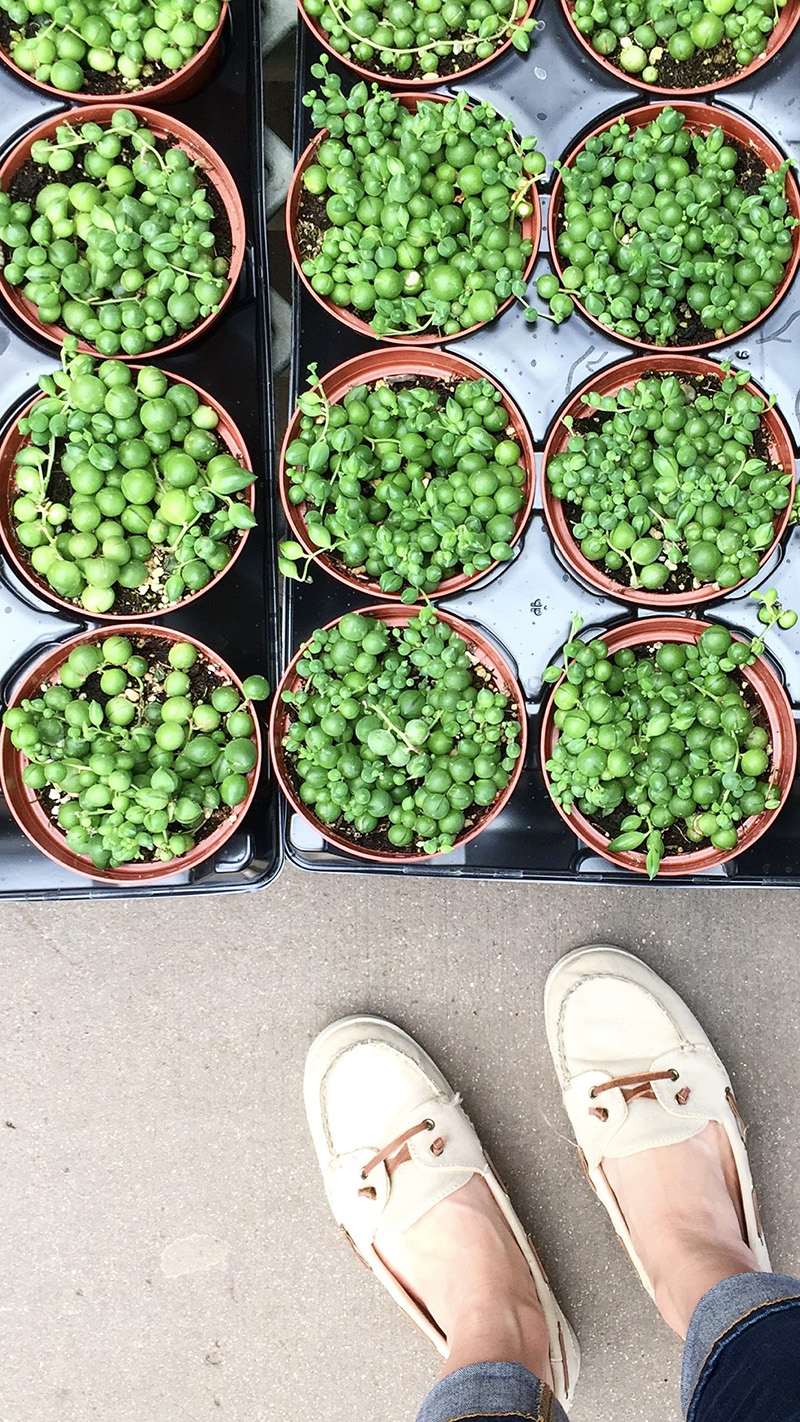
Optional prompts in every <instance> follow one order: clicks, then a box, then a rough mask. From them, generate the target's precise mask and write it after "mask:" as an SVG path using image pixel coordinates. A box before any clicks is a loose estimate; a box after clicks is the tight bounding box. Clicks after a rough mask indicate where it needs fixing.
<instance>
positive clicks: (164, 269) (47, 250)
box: [0, 109, 229, 356]
mask: <svg viewBox="0 0 800 1422" xmlns="http://www.w3.org/2000/svg"><path fill="white" fill-rule="evenodd" d="M160 146H161V145H160V140H158V139H157V138H156V136H155V134H153V133H152V132H151V130H150V129H149V128H148V127H147V125H146V124H145V123H142V122H140V121H139V119H138V118H137V117H136V115H135V114H133V113H132V112H131V111H130V109H114V111H113V112H112V114H111V116H110V119H109V121H108V123H104V124H99V123H94V122H86V123H81V122H80V121H79V120H77V119H75V120H74V121H73V120H71V119H65V120H64V122H63V123H61V124H59V125H58V127H57V128H56V130H55V133H54V136H53V138H52V140H51V139H44V138H40V139H37V140H36V142H35V143H34V144H33V146H32V149H31V159H32V161H33V163H34V164H35V165H36V168H37V169H38V170H39V175H40V177H41V186H40V187H39V190H38V192H37V194H36V198H35V201H34V202H28V201H27V200H24V199H22V198H17V197H16V196H15V182H14V179H12V180H11V184H10V187H9V188H7V189H6V190H5V191H1V192H0V250H2V257H3V276H4V277H5V280H6V281H7V282H8V283H9V285H10V286H13V287H18V288H19V289H20V291H21V292H22V294H23V296H25V297H27V299H28V300H29V301H30V302H32V303H33V305H34V306H35V308H36V314H37V317H38V319H39V321H41V323H42V325H43V326H53V325H62V326H65V327H66V328H67V330H68V331H71V332H73V333H74V334H75V335H77V336H81V337H82V338H83V340H84V341H86V342H87V343H88V344H89V345H91V346H93V347H94V348H95V349H96V350H97V351H99V353H100V354H101V355H104V356H114V355H118V354H120V353H122V354H124V355H128V356H137V355H141V354H142V353H143V352H144V351H149V350H152V349H153V347H154V346H158V345H161V344H163V343H164V342H165V341H168V340H171V339H172V338H173V337H175V336H176V335H180V333H181V332H182V331H188V330H191V329H192V327H194V326H195V325H196V324H197V322H198V321H200V320H203V319H204V318H205V317H207V316H210V315H211V314H212V313H213V312H215V311H217V310H218V309H219V304H220V302H221V301H222V299H223V297H224V295H225V293H226V291H227V289H228V280H227V276H228V269H229V262H228V258H227V257H224V256H221V255H220V254H219V253H218V251H217V237H216V235H215V232H214V207H213V205H212V203H211V202H209V200H208V189H207V186H206V183H205V180H204V175H203V173H202V170H201V169H200V168H199V167H198V165H197V164H196V163H193V162H192V161H191V159H190V157H189V155H188V153H186V152H185V151H184V149H183V148H181V147H180V146H179V145H178V144H174V145H172V146H170V147H168V148H167V149H166V151H165V152H164V153H162V152H161V151H160ZM70 174H73V175H74V176H73V179H70V177H69V175H70Z"/></svg>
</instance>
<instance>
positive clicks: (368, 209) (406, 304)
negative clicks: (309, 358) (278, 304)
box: [301, 59, 545, 336]
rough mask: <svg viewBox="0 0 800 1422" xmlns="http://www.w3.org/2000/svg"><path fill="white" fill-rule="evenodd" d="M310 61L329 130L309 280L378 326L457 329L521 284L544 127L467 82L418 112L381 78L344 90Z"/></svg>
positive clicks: (309, 100) (517, 292)
mask: <svg viewBox="0 0 800 1422" xmlns="http://www.w3.org/2000/svg"><path fill="white" fill-rule="evenodd" d="M312 72H313V73H314V75H315V76H316V77H317V78H319V79H320V81H321V83H320V88H319V90H318V91H312V92H311V93H309V94H306V95H305V97H304V100H303V102H304V103H305V104H306V105H307V107H308V108H310V110H311V119H312V122H313V125H314V127H315V128H316V129H323V128H326V129H327V130H328V136H327V137H325V138H323V139H322V140H321V141H320V142H319V143H318V146H317V149H316V153H315V155H314V156H315V162H314V163H313V164H311V165H310V166H309V167H308V168H307V169H306V170H305V173H304V175H303V187H304V191H305V193H306V194H308V195H309V196H310V197H313V198H316V199H318V200H319V202H321V203H323V204H324V215H322V217H321V218H320V223H321V231H320V232H319V234H318V240H317V244H316V250H314V251H313V252H310V253H307V254H306V255H305V257H304V259H303V260H302V270H303V272H304V274H305V275H306V276H307V277H308V279H309V281H310V283H311V286H312V287H313V289H314V291H316V292H317V293H318V295H319V296H321V297H324V298H327V299H330V300H331V301H332V302H333V304H334V305H336V306H340V307H344V308H346V309H348V310H351V311H354V312H356V313H357V314H358V315H359V316H361V317H362V319H363V320H365V321H367V322H369V324H370V325H371V327H372V329H373V330H374V332H375V334H376V335H378V336H391V335H397V334H409V333H415V332H423V331H433V332H436V333H440V334H441V335H443V336H453V335H457V334H458V332H459V331H462V330H464V329H465V328H467V327H469V326H473V325H476V324H478V323H483V322H486V321H491V320H492V319H493V318H494V316H495V315H496V314H497V310H498V307H499V305H500V303H501V302H503V301H506V300H507V299H508V298H509V297H511V296H512V295H514V296H518V297H520V298H523V297H524V295H525V290H526V283H525V281H524V279H523V273H524V270H525V266H526V264H527V261H528V258H529V257H530V254H531V243H530V241H529V240H528V239H527V238H524V237H523V235H522V219H523V218H525V217H528V216H529V215H530V213H531V211H532V204H533V203H534V202H535V201H536V189H535V182H536V177H537V176H538V175H539V174H540V173H542V172H543V170H544V167H545V160H544V158H543V157H542V155H541V154H540V153H538V152H537V151H536V139H535V138H532V137H529V138H522V139H520V138H518V137H517V136H516V135H515V133H514V130H513V126H512V123H511V120H510V119H505V118H502V117H501V116H500V115H499V114H498V113H496V111H495V110H494V109H493V108H492V106H491V105H490V104H487V103H483V102H481V103H476V104H473V105H472V107H468V105H469V99H468V97H467V95H466V94H465V93H464V92H463V91H461V92H460V93H459V94H458V95H457V97H456V98H455V99H453V100H452V101H450V102H448V103H441V104H440V103H435V102H433V101H432V100H424V101H421V102H420V103H419V105H418V107H417V109H416V112H414V113H411V112H410V111H409V110H408V109H407V108H405V107H404V105H403V104H402V103H401V102H400V100H399V99H398V98H395V97H391V96H390V95H387V93H386V91H385V90H384V89H381V88H380V87H379V86H378V85H377V84H375V85H373V86H372V93H371V95H370V93H369V91H368V89H367V86H366V84H363V83H360V84H356V85H355V86H354V87H353V88H352V89H351V91H350V93H349V95H345V94H343V93H342V89H341V81H340V80H339V78H338V76H337V75H334V74H329V73H328V69H327V64H326V61H325V60H324V59H323V60H321V61H320V63H319V64H315V65H314V66H313V68H312ZM301 217H302V207H301ZM304 225H307V224H305V223H304Z"/></svg>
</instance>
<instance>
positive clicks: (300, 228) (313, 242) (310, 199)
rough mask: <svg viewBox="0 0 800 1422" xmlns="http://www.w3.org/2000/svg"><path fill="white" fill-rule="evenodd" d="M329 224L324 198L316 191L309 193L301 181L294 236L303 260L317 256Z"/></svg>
mask: <svg viewBox="0 0 800 1422" xmlns="http://www.w3.org/2000/svg"><path fill="white" fill-rule="evenodd" d="M330 225H331V224H330V218H329V217H328V214H327V212H326V210H325V199H324V198H323V197H321V196H319V194H317V193H310V192H309V191H308V189H307V187H306V186H305V184H304V183H301V186H300V206H299V208H298V212H297V224H296V227H295V237H296V240H297V246H298V248H299V251H300V256H301V258H302V259H303V261H304V262H305V261H310V260H311V259H312V258H313V257H316V256H318V254H319V252H320V251H321V250H322V237H323V234H324V233H325V231H326V229H327V228H328V227H330Z"/></svg>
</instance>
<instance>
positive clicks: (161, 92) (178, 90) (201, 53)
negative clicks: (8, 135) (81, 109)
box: [0, 0, 229, 108]
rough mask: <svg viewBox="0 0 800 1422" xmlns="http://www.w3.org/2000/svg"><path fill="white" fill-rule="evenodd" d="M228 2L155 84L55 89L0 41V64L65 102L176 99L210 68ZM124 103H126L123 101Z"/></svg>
mask: <svg viewBox="0 0 800 1422" xmlns="http://www.w3.org/2000/svg"><path fill="white" fill-rule="evenodd" d="M228 4H229V0H222V10H221V12H220V17H219V21H218V22H217V24H216V25H215V27H214V29H213V30H212V31H211V33H210V34H209V35H208V37H207V38H206V39H205V41H204V42H203V44H202V45H201V47H200V49H198V50H197V52H196V54H193V55H192V58H191V59H188V60H187V61H186V63H185V64H183V65H181V68H180V69H176V70H175V71H174V72H173V73H172V74H170V76H169V78H167V79H159V80H158V82H157V83H156V84H146V85H144V86H143V87H142V88H141V89H120V90H119V92H118V93H114V94H90V93H87V92H86V91H84V90H79V91H78V92H77V93H73V92H71V91H70V90H69V89H57V88H56V87H55V85H54V84H46V83H44V82H43V80H41V79H34V77H33V75H32V74H26V72H25V70H24V69H20V67H19V65H18V64H15V63H14V60H13V59H12V58H11V55H10V54H9V52H8V50H7V49H5V48H4V47H3V46H2V45H0V64H4V65H5V67H6V69H8V70H10V72H11V73H12V74H13V75H14V77H15V79H19V80H20V82H21V83H23V84H29V85H30V86H31V87H32V88H34V89H38V90H39V92H40V93H42V94H52V95H53V97H54V98H56V99H61V100H62V101H63V102H64V103H65V104H87V105H89V104H102V105H103V106H104V107H110V106H111V105H113V104H123V103H124V102H125V99H126V98H127V97H128V96H129V97H130V98H131V99H132V100H133V101H134V102H136V103H138V102H140V101H142V102H145V103H147V102H151V103H152V102H153V101H159V102H160V101H164V102H166V103H176V102H177V101H178V99H186V98H188V97H189V96H190V95H191V94H194V93H196V92H197V90H198V89H199V87H200V85H201V84H202V83H204V81H205V79H206V76H207V74H208V73H209V72H210V68H211V65H210V61H211V60H212V59H213V58H214V55H215V51H216V49H217V46H218V44H219V41H220V38H221V36H222V30H223V27H224V25H225V21H226V19H227V16H228ZM125 107H126V108H127V107H128V106H127V104H126V105H125Z"/></svg>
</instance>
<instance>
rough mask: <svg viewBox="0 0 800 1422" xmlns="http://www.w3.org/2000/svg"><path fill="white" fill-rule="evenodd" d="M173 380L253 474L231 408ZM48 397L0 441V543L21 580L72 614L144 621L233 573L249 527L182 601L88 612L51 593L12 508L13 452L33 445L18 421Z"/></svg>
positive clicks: (252, 501) (252, 499) (248, 495)
mask: <svg viewBox="0 0 800 1422" xmlns="http://www.w3.org/2000/svg"><path fill="white" fill-rule="evenodd" d="M143 368H144V367H142V366H141V365H132V366H131V367H130V369H131V370H132V371H138V370H142V369H143ZM170 380H171V381H172V383H173V384H176V385H189V386H190V387H191V388H192V390H196V391H197V393H198V395H199V396H200V400H201V402H202V403H203V404H205V405H210V406H211V408H212V410H215V411H216V413H217V415H218V416H219V424H218V425H217V426H216V429H215V431H214V433H215V434H217V435H219V437H220V439H221V441H222V444H223V446H224V448H225V450H227V451H228V453H229V454H232V455H234V457H235V458H236V459H238V460H239V462H240V463H241V464H242V465H243V466H244V468H245V469H249V470H250V471H251V472H252V468H253V464H252V460H251V459H250V454H249V452H248V449H247V445H246V444H245V442H244V436H243V435H242V434H241V433H240V431H239V429H238V428H237V426H236V425H235V424H234V422H233V420H232V419H231V417H230V415H229V414H228V412H227V410H225V409H224V408H223V406H222V405H220V404H219V403H218V401H216V400H215V399H214V397H213V395H209V394H208V391H207V390H202V389H201V388H200V386H199V385H195V383H194V381H192V380H186V379H184V378H183V377H182V376H179V375H172V374H170ZM44 398H45V397H44V395H37V396H36V397H35V399H33V400H31V401H29V403H28V404H27V405H25V407H24V408H23V409H22V410H20V412H19V414H18V415H16V416H15V417H14V421H13V423H12V424H11V425H10V426H9V428H8V430H7V431H6V433H5V435H4V437H3V439H2V441H1V442H0V542H2V545H3V550H4V552H5V555H6V557H7V558H8V561H9V562H10V563H11V565H12V567H13V568H14V569H15V571H16V573H17V574H18V576H19V577H20V578H22V580H23V582H26V583H28V585H29V586H30V587H32V588H33V589H34V591H35V592H36V593H37V594H38V596H39V597H43V598H46V599H47V601H48V602H54V603H55V604H56V605H57V606H58V607H65V608H67V609H68V611H69V612H76V611H77V613H78V614H79V616H80V617H82V618H88V619H90V620H91V621H93V622H119V621H123V622H146V621H147V620H148V618H153V617H163V616H164V615H165V614H166V613H168V612H177V610H178V608H180V607H186V606H187V604H188V603H190V602H196V601H197V599H198V598H199V597H202V596H203V594H204V593H207V592H209V591H210V589H211V588H213V587H215V586H216V584H217V583H218V582H219V581H220V579H221V578H224V577H225V575H226V573H229V572H230V570H231V568H232V567H233V565H234V563H235V562H236V559H237V558H238V557H239V554H240V553H241V551H242V549H243V548H244V544H245V539H246V538H247V535H248V533H249V532H250V530H249V529H247V528H246V529H243V530H242V531H241V533H240V534H239V538H238V541H237V542H236V544H235V545H234V547H233V549H232V551H231V556H230V561H229V562H228V563H226V565H225V567H224V568H223V569H222V570H221V571H220V572H219V573H215V574H214V576H213V578H212V579H211V582H210V583H206V586H205V587H204V588H200V589H199V591H197V592H192V593H188V594H187V596H186V597H183V598H181V600H180V602H171V603H169V604H168V605H167V606H166V607H151V608H149V609H148V611H147V612H92V613H88V612H87V611H86V609H85V608H84V607H82V606H81V604H80V603H76V602H69V601H68V600H67V599H66V598H63V597H59V595H58V593H56V592H53V589H52V588H51V587H50V585H49V583H48V582H47V581H46V580H45V579H44V578H41V577H39V574H38V573H37V572H36V571H35V569H34V568H32V567H31V565H30V563H29V562H27V561H26V559H25V558H24V557H23V555H22V552H21V550H20V545H19V543H18V542H17V539H16V537H15V534H14V521H13V518H12V514H11V508H12V505H13V503H14V500H15V498H16V497H17V490H16V489H15V488H14V456H15V455H16V453H17V451H18V450H20V449H22V448H23V447H24V446H25V445H27V444H30V439H29V437H28V436H27V435H21V434H20V432H19V427H18V425H19V421H20V420H21V419H22V418H23V417H24V416H26V415H28V414H30V411H31V410H32V409H33V407H34V405H36V404H37V403H38V401H39V400H43V399H44ZM244 492H245V500H246V503H247V505H248V507H249V509H250V511H251V512H252V513H255V506H256V492H255V485H254V484H251V485H250V487H249V489H246V490H245V491H244Z"/></svg>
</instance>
